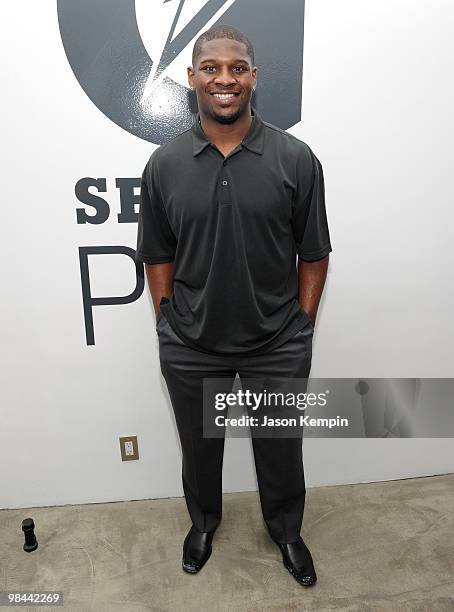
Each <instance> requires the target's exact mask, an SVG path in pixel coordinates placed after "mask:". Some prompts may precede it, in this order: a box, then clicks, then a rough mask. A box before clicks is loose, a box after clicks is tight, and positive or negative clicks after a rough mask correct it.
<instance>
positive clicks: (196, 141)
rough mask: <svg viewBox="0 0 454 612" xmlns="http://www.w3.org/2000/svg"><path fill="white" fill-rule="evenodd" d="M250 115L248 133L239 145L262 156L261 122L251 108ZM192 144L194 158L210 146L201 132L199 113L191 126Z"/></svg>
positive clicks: (262, 126) (259, 117) (262, 135)
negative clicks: (250, 121) (250, 120)
mask: <svg viewBox="0 0 454 612" xmlns="http://www.w3.org/2000/svg"><path fill="white" fill-rule="evenodd" d="M251 114H252V123H251V126H250V128H249V131H248V133H247V134H246V136H245V137H244V138H243V140H242V141H241V144H242V145H243V146H244V147H246V149H249V150H250V151H254V153H258V154H259V155H262V154H263V140H264V125H263V120H262V118H261V116H260V115H259V113H258V112H257V110H256V109H255V108H254V107H253V106H251ZM192 143H193V154H194V156H195V155H198V154H199V153H201V152H202V151H203V150H204V149H205V148H206V147H207V146H208V145H209V144H211V142H210V141H209V140H208V138H207V136H206V134H205V132H204V131H203V129H202V126H201V125H200V113H197V116H196V119H195V122H194V124H193V126H192Z"/></svg>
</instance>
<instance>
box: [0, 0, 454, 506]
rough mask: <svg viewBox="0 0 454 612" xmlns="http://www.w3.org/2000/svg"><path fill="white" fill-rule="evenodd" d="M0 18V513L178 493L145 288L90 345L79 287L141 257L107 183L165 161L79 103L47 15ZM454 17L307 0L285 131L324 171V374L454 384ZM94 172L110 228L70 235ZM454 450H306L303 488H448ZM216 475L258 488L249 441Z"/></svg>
mask: <svg viewBox="0 0 454 612" xmlns="http://www.w3.org/2000/svg"><path fill="white" fill-rule="evenodd" d="M3 16H4V22H5V23H7V27H5V28H4V30H3V36H2V39H1V44H2V46H3V47H4V48H3V49H2V58H3V61H2V68H1V70H2V86H3V87H2V91H3V94H2V97H1V98H0V105H1V113H2V119H3V121H2V124H3V125H2V127H3V129H2V140H3V147H2V152H1V156H2V159H1V168H2V173H3V176H2V196H3V197H2V208H3V223H2V229H3V236H2V241H1V242H2V249H3V254H2V267H3V271H2V278H3V287H4V296H3V300H2V305H1V309H2V315H1V322H2V348H3V350H2V364H1V372H2V386H1V388H2V406H1V430H0V455H1V456H0V461H1V466H2V470H1V481H0V492H1V493H0V506H1V507H24V506H39V505H53V504H66V503H85V502H99V501H114V500H126V499H142V498H154V497H169V496H178V495H182V487H181V483H180V474H181V469H180V453H179V447H178V437H177V432H176V428H175V425H174V421H173V414H172V410H171V406H170V402H169V399H168V395H167V391H166V388H165V385H164V382H163V379H162V378H161V375H160V371H159V360H158V353H157V338H156V335H155V329H154V325H155V323H154V315H153V312H152V308H151V302H150V298H149V296H148V292H146V293H144V294H143V295H142V297H141V299H140V300H138V301H136V302H134V303H132V304H128V305H123V306H108V307H106V306H104V307H103V308H102V309H101V308H99V309H95V315H94V323H95V336H96V344H95V345H94V346H87V345H86V344H85V334H84V324H83V310H82V298H81V288H80V273H79V261H78V247H79V246H83V245H103V244H105V245H116V244H119V245H128V246H130V247H132V248H134V247H135V238H136V230H137V227H136V225H135V224H118V223H117V222H116V214H117V213H118V212H119V209H118V190H117V189H116V188H115V183H114V180H115V177H135V176H139V175H140V172H141V170H142V168H143V166H144V164H145V162H146V160H147V159H148V157H149V155H150V153H151V152H152V150H153V149H154V146H153V145H151V144H149V143H147V142H145V141H143V140H140V139H138V138H136V137H134V136H132V135H130V134H129V133H128V132H126V131H124V130H123V129H121V128H119V127H118V126H116V125H114V124H113V123H111V122H110V121H109V120H108V119H107V118H106V117H105V116H104V115H103V114H102V113H101V112H100V111H99V110H98V109H97V108H96V107H95V106H94V105H93V104H92V103H91V101H90V100H89V98H88V97H87V96H86V94H85V93H84V91H83V90H82V89H81V87H80V86H79V84H78V82H77V81H76V79H75V77H74V75H73V73H72V71H71V69H70V68H69V65H68V62H67V59H66V56H65V53H64V50H63V47H62V43H61V38H60V33H59V29H58V22H57V15H56V3H54V2H39V3H36V2H33V1H32V0H27V1H25V2H20V3H8V4H7V5H5V6H4V7H3ZM453 21H454V6H453V5H452V3H449V2H448V1H447V0H424V1H423V0H411V1H410V0H400V1H399V2H396V1H395V0H368V2H364V1H362V0H350V1H349V0H346V1H344V2H338V0H307V3H306V21H305V55H304V86H303V118H304V123H301V124H299V125H296V126H294V127H293V128H292V129H291V130H289V131H290V132H292V133H293V134H295V135H296V136H298V137H300V138H301V139H302V140H305V141H306V142H308V144H310V146H311V147H312V148H313V149H314V151H315V152H316V154H317V155H318V157H319V158H320V159H321V161H322V163H323V165H324V169H325V178H326V192H327V209H328V218H329V222H330V229H331V236H332V244H333V253H332V254H331V263H330V271H329V275H328V282H327V286H326V289H325V295H324V298H323V301H322V305H321V308H320V311H319V319H318V321H317V331H316V335H315V340H314V359H313V369H312V375H313V376H314V377H316V376H326V377H381V376H383V377H452V375H453V365H452V364H453V360H452V346H453V340H454V338H453V335H454V333H453V324H452V311H453V288H452V284H451V282H450V281H451V276H452V274H451V273H450V272H451V267H452V262H453V256H452V249H451V244H450V243H451V239H452V223H453V221H454V219H453V216H454V215H453V210H452V200H453V198H452V193H453V192H454V184H453V182H454V179H453V173H452V171H451V168H450V163H451V162H452V136H453V130H452V128H453V123H454V121H453V117H452V112H450V111H451V109H452V108H453V107H454V100H453V84H452V78H451V75H452V70H453V60H452V57H453V48H452V42H450V38H451V34H452V31H453V25H454V24H453ZM451 40H452V38H451ZM265 119H266V117H265ZM83 176H93V177H106V178H107V186H108V193H107V194H106V197H107V199H108V201H109V203H110V205H111V207H112V213H111V217H110V218H109V220H108V221H107V222H106V223H104V224H103V225H101V226H93V225H77V224H76V217H75V214H76V213H75V209H76V207H80V203H78V202H77V200H76V198H75V195H74V185H75V183H76V182H77V180H78V179H79V178H81V177H83ZM90 271H91V274H92V287H93V292H94V294H95V295H103V294H105V293H109V294H112V295H122V294H127V293H129V292H130V291H131V290H132V289H133V287H134V284H135V278H134V269H133V267H132V264H131V262H130V261H128V258H126V257H122V256H116V257H114V258H112V257H110V258H105V260H103V258H102V257H98V258H96V262H93V266H92V267H91V270H90ZM134 434H137V435H138V438H139V449H140V461H135V462H127V463H121V461H120V453H119V447H118V437H119V436H121V435H134ZM451 447H452V442H451V440H450V439H444V440H441V439H440V440H436V439H432V440H425V439H406V440H403V439H402V440H400V439H397V440H377V439H362V440H361V439H348V440H335V439H334V440H333V439H329V440H326V439H311V440H306V441H305V445H304V454H305V470H306V479H307V484H308V486H313V485H321V484H334V483H342V482H357V481H367V480H379V479H392V478H401V477H407V476H418V475H427V474H437V473H444V472H449V471H452V470H453V468H454V463H453V458H452V452H450V450H451ZM224 474H225V490H226V491H237V490H249V489H255V488H256V481H255V475H254V467H253V460H252V455H251V452H250V443H249V441H248V440H244V439H228V440H227V445H226V458H225V468H224Z"/></svg>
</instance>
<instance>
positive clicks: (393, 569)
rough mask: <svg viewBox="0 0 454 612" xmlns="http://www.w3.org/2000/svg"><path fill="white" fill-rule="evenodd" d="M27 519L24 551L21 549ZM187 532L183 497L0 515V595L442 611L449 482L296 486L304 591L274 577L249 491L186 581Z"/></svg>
mask: <svg viewBox="0 0 454 612" xmlns="http://www.w3.org/2000/svg"><path fill="white" fill-rule="evenodd" d="M27 517H32V518H33V519H34V521H35V524H36V530H35V531H36V536H37V539H38V542H39V548H38V549H37V550H36V551H34V552H32V553H25V552H24V551H23V550H22V544H23V536H22V532H21V522H22V519H24V518H27ZM189 527H190V522H189V519H188V515H187V511H186V505H185V502H184V499H183V498H177V499H161V500H151V501H134V502H119V503H107V504H91V505H81V506H61V507H54V508H36V509H35V508H34V509H26V510H24V509H20V510H3V511H0V590H6V589H26V590H33V589H35V590H36V589H38V590H52V589H55V590H61V591H63V592H64V601H65V605H64V606H63V609H64V610H77V611H81V610H96V611H106V612H111V611H116V610H118V611H120V610H121V611H122V612H129V611H131V612H137V611H141V610H156V611H157V610H172V611H180V610H181V611H183V610H184V611H185V612H190V611H192V610H194V611H195V610H197V611H200V612H205V611H207V612H214V611H228V612H235V611H241V612H243V611H248V612H252V611H254V612H263V611H265V610H267V611H273V612H278V611H279V612H280V611H285V612H287V611H293V610H294V611H297V610H298V611H300V610H301V611H305V612H306V611H312V610H314V611H315V610H317V611H322V612H325V611H327V610H348V611H349V612H353V611H354V612H359V611H361V612H363V611H369V610H370V611H373V612H377V611H384V610H386V611H390V612H391V611H392V612H400V611H402V612H403V611H405V612H407V611H408V612H410V611H411V612H416V611H418V612H419V611H421V612H422V611H424V612H438V611H443V612H444V611H448V610H450V611H452V610H454V474H450V475H445V476H432V477H427V478H416V479H408V480H399V481H391V482H379V483H368V484H355V485H344V486H332V487H321V488H313V489H308V491H307V498H306V510H305V517H304V525H303V531H302V536H303V538H304V539H305V541H306V543H307V545H308V546H309V548H310V550H311V552H312V555H313V558H314V562H315V566H316V569H317V573H318V583H317V584H316V585H315V586H314V587H311V588H305V587H303V586H300V585H299V584H298V583H297V582H296V581H295V580H294V579H293V578H292V577H291V576H290V574H289V573H288V572H287V570H285V569H284V567H283V565H282V561H281V555H280V552H279V550H278V548H277V546H276V545H275V544H274V543H273V542H272V541H271V540H270V539H269V537H268V535H267V533H266V532H265V527H264V524H263V522H262V518H261V512H260V502H259V498H258V494H257V493H234V494H226V495H224V517H223V521H222V524H221V526H220V527H219V529H218V531H217V532H216V535H215V537H214V541H213V554H212V556H211V559H210V560H209V561H208V563H207V564H206V566H205V567H204V568H203V569H202V570H201V572H200V573H199V574H196V575H188V574H185V573H184V572H183V571H182V570H181V549H182V543H183V539H184V537H185V535H186V533H187V531H188V529H189ZM21 608H22V609H26V610H31V609H32V608H31V607H29V606H27V607H25V608H23V607H22V606H21ZM5 609H10V608H9V607H8V608H5ZM11 609H12V608H11ZM35 609H36V608H35ZM40 609H49V608H48V607H45V608H40ZM56 609H62V608H56Z"/></svg>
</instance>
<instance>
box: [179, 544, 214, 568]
mask: <svg viewBox="0 0 454 612" xmlns="http://www.w3.org/2000/svg"><path fill="white" fill-rule="evenodd" d="M212 552H213V548H212V547H211V546H210V550H209V551H208V554H207V556H206V557H205V559H204V560H203V561H202V563H201V564H200V565H199V567H198V568H197V569H195V570H192V569H188V568H187V567H185V565H184V561H182V563H181V567H182V568H183V571H184V572H186V573H187V574H198V573H199V572H200V570H201V569H202V567H203V566H204V565H205V563H206V562H207V561H208V559H209V558H210V557H211V553H212Z"/></svg>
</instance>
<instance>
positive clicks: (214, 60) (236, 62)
mask: <svg viewBox="0 0 454 612" xmlns="http://www.w3.org/2000/svg"><path fill="white" fill-rule="evenodd" d="M217 61H218V60H216V59H205V60H202V61H201V62H200V64H205V62H213V63H216V62H217ZM232 64H247V65H248V66H249V62H248V61H247V60H245V59H235V60H232Z"/></svg>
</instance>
